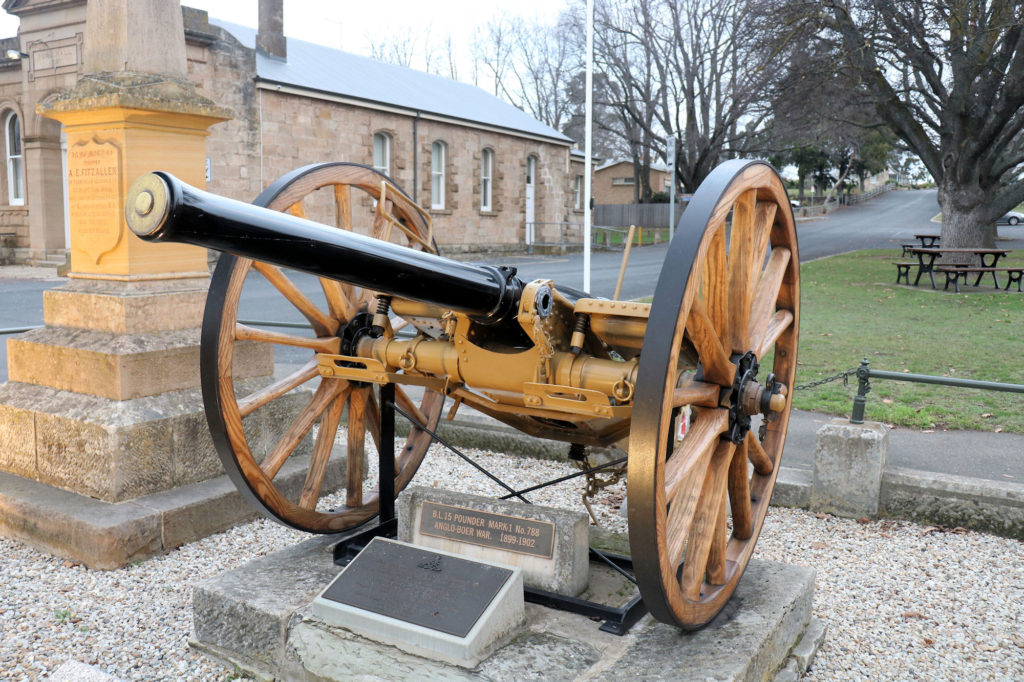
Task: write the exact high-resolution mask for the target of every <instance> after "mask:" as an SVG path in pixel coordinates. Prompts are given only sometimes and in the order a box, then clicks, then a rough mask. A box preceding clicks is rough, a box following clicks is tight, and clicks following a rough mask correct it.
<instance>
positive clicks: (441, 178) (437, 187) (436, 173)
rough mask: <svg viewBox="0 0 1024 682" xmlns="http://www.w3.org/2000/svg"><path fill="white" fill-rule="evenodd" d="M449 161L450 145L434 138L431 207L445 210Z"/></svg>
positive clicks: (431, 162) (431, 163)
mask: <svg viewBox="0 0 1024 682" xmlns="http://www.w3.org/2000/svg"><path fill="white" fill-rule="evenodd" d="M447 161H448V145H447V144H446V143H444V142H442V141H441V140H434V142H433V143H432V144H431V145H430V208H431V209H432V210H435V211H443V210H444V206H445V198H446V197H445V182H446V180H447V178H446V175H447V173H446V168H445V164H446V163H447Z"/></svg>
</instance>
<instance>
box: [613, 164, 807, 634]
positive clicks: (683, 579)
mask: <svg viewBox="0 0 1024 682" xmlns="http://www.w3.org/2000/svg"><path fill="white" fill-rule="evenodd" d="M687 273H688V274H687ZM799 301H800V285H799V264H798V258H797V243H796V231H795V227H794V224H793V214H792V210H791V209H790V205H789V198H788V196H787V194H786V190H785V187H784V186H783V184H782V181H781V180H780V179H779V177H778V175H777V174H776V173H775V171H774V170H773V169H772V168H771V166H769V165H767V164H765V163H761V162H751V161H743V160H735V161H729V162H726V163H724V164H722V165H721V166H719V167H718V168H717V169H715V170H714V171H713V172H712V173H711V175H709V176H708V178H707V180H706V181H705V182H704V183H703V184H701V186H700V188H699V189H698V190H697V193H696V194H695V195H694V197H693V199H692V200H691V201H690V203H689V206H688V207H687V209H686V212H685V213H684V214H683V217H682V220H681V221H680V224H679V228H678V231H677V235H676V237H675V239H674V240H673V242H672V244H671V245H670V247H669V251H668V255H667V257H666V261H665V266H664V267H663V268H662V272H661V275H660V277H659V279H658V285H657V289H656V290H655V294H654V301H653V304H652V307H651V313H650V318H649V322H648V327H647V330H646V334H645V337H644V343H643V349H642V352H641V355H640V366H639V370H638V378H637V388H636V399H635V403H634V410H633V415H634V416H633V421H632V427H631V433H630V442H629V460H628V467H629V470H628V473H629V482H628V489H627V493H628V499H629V505H628V508H629V539H630V548H631V550H632V555H633V562H634V567H635V569H636V576H637V582H638V583H639V587H640V593H641V595H642V596H643V599H644V602H645V605H646V606H647V607H648V609H649V610H650V612H651V614H652V615H653V616H654V617H655V618H657V619H658V620H661V621H663V622H666V623H670V624H675V625H677V626H679V627H681V628H684V629H688V630H693V629H698V628H700V627H703V626H704V625H706V624H707V623H708V622H709V621H710V620H711V619H712V618H713V617H714V616H715V615H716V614H717V613H718V612H719V611H720V610H721V609H722V607H723V606H724V605H725V603H726V602H727V601H728V599H729V597H730V596H731V595H732V593H733V591H734V590H735V589H736V585H737V583H738V582H739V579H740V576H741V575H742V574H743V571H744V569H745V568H746V566H747V563H748V561H749V560H750V555H751V553H752V552H753V549H754V543H755V542H756V541H757V536H758V534H759V532H760V530H761V524H762V522H763V521H764V517H765V513H766V511H767V509H768V501H769V499H770V497H771V493H772V489H773V487H774V485H775V478H776V476H777V474H778V468H779V467H778V465H779V458H780V456H781V454H782V448H783V444H784V442H785V437H786V425H787V422H788V419H789V408H790V399H789V396H788V395H786V393H787V392H788V391H787V388H786V387H791V386H792V385H793V376H794V372H795V369H796V350H797V329H798V326H799V325H798V323H799ZM769 359H770V361H771V363H772V364H771V370H770V371H771V372H772V373H773V374H774V378H775V379H776V380H777V381H778V382H779V383H778V384H774V387H775V390H774V392H773V391H772V390H771V389H770V388H765V387H763V386H760V385H759V384H758V383H756V382H755V381H754V377H755V376H756V370H757V365H758V363H762V362H763V363H764V364H765V365H767V364H768V362H769ZM767 374H768V372H767V371H764V370H762V371H761V374H760V380H761V381H764V380H765V378H766V375H767ZM773 393H774V394H773ZM769 405H770V407H769ZM687 406H689V409H690V410H691V421H690V427H689V429H688V431H687V433H686V435H685V436H684V437H682V439H679V438H678V437H677V432H676V429H677V424H678V420H679V414H680V410H681V409H684V408H685V407H687ZM757 412H764V413H766V414H768V415H769V417H770V419H771V420H770V421H769V420H767V419H766V420H765V422H764V423H765V427H766V429H765V430H764V431H763V432H762V433H763V440H762V438H761V435H762V434H761V433H759V430H760V429H759V428H758V424H757V422H758V420H757V418H756V417H754V423H753V428H752V427H751V424H750V415H751V414H752V413H757Z"/></svg>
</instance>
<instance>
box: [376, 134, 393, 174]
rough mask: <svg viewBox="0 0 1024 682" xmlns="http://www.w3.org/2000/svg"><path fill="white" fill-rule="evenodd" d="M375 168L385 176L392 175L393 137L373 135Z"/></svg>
mask: <svg viewBox="0 0 1024 682" xmlns="http://www.w3.org/2000/svg"><path fill="white" fill-rule="evenodd" d="M373 167H374V168H375V169H377V170H379V171H380V172H381V173H383V174H384V175H391V136H390V135H388V134H387V133H374V134H373Z"/></svg>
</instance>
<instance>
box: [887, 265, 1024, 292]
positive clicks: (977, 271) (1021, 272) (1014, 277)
mask: <svg viewBox="0 0 1024 682" xmlns="http://www.w3.org/2000/svg"><path fill="white" fill-rule="evenodd" d="M934 270H935V272H941V273H943V274H944V275H945V276H946V284H945V286H943V287H942V288H943V290H948V289H949V285H950V284H951V283H952V285H953V288H954V289H955V290H956V292H957V293H960V278H961V277H963V278H964V283H966V282H967V275H978V281H980V279H981V276H982V275H984V274H985V273H987V272H990V273H992V280H993V281H994V282H995V284H996V289H998V288H999V280H998V279H996V273H997V272H1005V273H1006V274H1007V277H1008V279H1007V282H1006V286H1005V287H1003V290H1004V291H1007V290H1009V288H1010V285H1011V284H1016V285H1017V291H1024V289H1021V278H1024V266H1018V267H1012V266H1010V267H1002V268H979V267H972V266H968V265H965V266H956V265H943V266H936V267H935V268H934ZM897 281H899V280H897ZM975 284H977V282H975Z"/></svg>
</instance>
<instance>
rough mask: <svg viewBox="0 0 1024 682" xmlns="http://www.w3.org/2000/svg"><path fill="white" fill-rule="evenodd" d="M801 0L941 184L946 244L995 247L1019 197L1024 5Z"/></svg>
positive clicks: (1022, 187) (1022, 194)
mask: <svg viewBox="0 0 1024 682" xmlns="http://www.w3.org/2000/svg"><path fill="white" fill-rule="evenodd" d="M804 8H805V10H807V12H806V14H805V15H804V16H805V17H806V18H807V19H806V20H807V21H808V23H809V24H811V25H812V26H816V27H817V28H823V29H825V30H826V31H827V32H826V33H824V34H822V36H823V38H824V39H825V40H834V42H835V44H836V45H837V46H838V47H839V48H841V50H842V56H843V63H844V65H845V66H846V67H848V68H849V69H850V70H851V71H852V73H853V74H854V76H855V78H856V87H857V88H858V91H859V92H860V93H861V94H862V96H863V97H865V98H867V99H868V100H869V101H870V102H871V103H872V104H873V105H874V107H875V109H876V111H877V114H878V116H879V118H881V119H882V120H883V121H885V122H886V123H887V124H888V126H889V127H890V128H891V129H892V130H893V132H894V133H895V134H896V135H897V136H899V138H900V139H901V140H902V141H903V142H904V143H905V144H906V145H907V147H908V148H909V149H910V150H911V151H913V152H914V153H915V154H917V156H918V157H919V158H920V159H921V161H922V163H924V165H925V166H926V167H927V168H928V171H929V172H930V173H931V175H932V177H933V178H934V179H935V182H936V183H937V184H938V201H939V206H940V208H941V210H942V215H943V221H942V243H943V245H944V246H948V247H976V246H992V245H994V240H995V234H996V233H995V220H996V219H997V218H998V217H999V216H1001V215H1003V214H1004V213H1005V212H1006V211H1008V210H1010V209H1012V208H1013V207H1014V206H1016V205H1017V204H1019V203H1020V202H1021V201H1024V177H1022V176H1024V132H1022V131H1024V26H1022V24H1024V5H1022V4H1021V3H1020V2H1008V1H1007V0H819V1H818V2H811V3H807V4H805V5H804ZM818 21H821V22H822V23H821V24H818V23H817V22H818Z"/></svg>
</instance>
